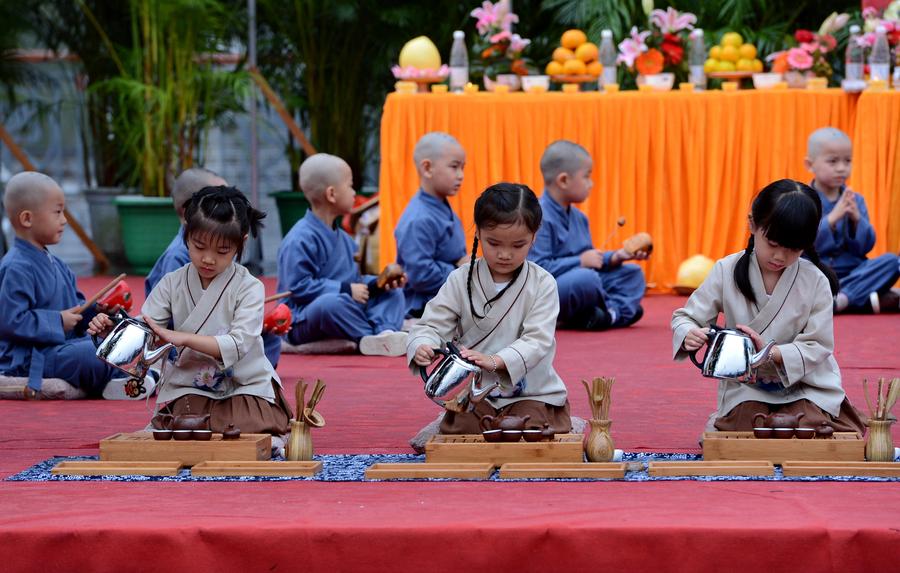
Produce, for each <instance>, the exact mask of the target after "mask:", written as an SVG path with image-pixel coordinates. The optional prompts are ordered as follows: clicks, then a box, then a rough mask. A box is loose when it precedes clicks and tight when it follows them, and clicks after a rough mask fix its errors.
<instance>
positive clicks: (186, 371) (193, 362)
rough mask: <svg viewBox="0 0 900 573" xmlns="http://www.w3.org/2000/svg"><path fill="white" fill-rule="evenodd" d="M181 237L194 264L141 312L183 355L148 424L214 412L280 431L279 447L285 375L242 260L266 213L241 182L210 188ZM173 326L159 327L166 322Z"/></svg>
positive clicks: (246, 427)
mask: <svg viewBox="0 0 900 573" xmlns="http://www.w3.org/2000/svg"><path fill="white" fill-rule="evenodd" d="M184 216H185V228H184V242H185V245H186V246H187V249H188V254H189V255H190V259H191V262H190V263H188V264H187V265H185V266H183V267H181V268H180V269H178V270H176V271H172V272H170V273H169V274H167V275H165V276H164V277H163V278H162V280H160V281H159V283H157V285H156V286H155V287H154V288H153V290H152V291H151V292H150V295H149V296H148V297H147V300H146V302H144V306H143V307H142V308H141V314H142V315H143V319H144V321H145V322H146V323H147V325H148V326H149V327H150V328H151V329H152V330H153V332H154V333H156V335H157V336H158V337H159V339H160V340H161V341H162V342H171V343H172V344H174V345H175V347H176V349H177V351H178V356H177V358H176V359H175V361H174V363H172V364H167V365H166V367H165V368H164V370H163V376H162V380H161V382H160V386H159V388H160V389H159V394H158V396H157V404H158V405H159V408H158V412H157V414H156V415H155V416H154V418H153V420H152V421H151V423H152V425H153V427H155V428H163V427H166V426H167V425H168V423H169V422H170V420H171V417H172V416H177V415H181V414H185V413H191V414H209V416H210V417H209V428H210V429H211V430H212V431H213V432H222V431H224V430H225V429H226V428H227V427H228V425H229V424H234V425H235V427H237V428H240V430H241V431H242V432H245V433H251V434H257V433H268V434H272V435H273V446H275V447H276V448H277V447H278V446H279V445H280V444H281V441H283V435H284V434H286V432H287V430H288V425H289V421H290V406H289V405H288V403H287V401H286V400H285V398H284V395H283V393H282V390H281V380H280V379H279V378H278V375H277V374H276V373H275V369H274V368H273V367H272V364H271V363H270V362H269V360H268V359H267V358H266V355H265V354H264V351H263V340H262V337H261V336H260V334H259V333H260V332H261V331H262V323H263V304H264V299H265V290H264V288H263V284H262V283H261V282H260V281H259V279H257V278H255V277H254V276H252V275H251V274H250V272H249V271H248V270H247V269H246V268H245V267H243V266H242V265H240V264H239V263H238V262H237V261H238V260H240V257H241V252H242V251H243V249H244V245H245V244H246V242H247V238H248V236H249V235H251V234H252V235H253V236H257V234H258V233H259V230H260V228H261V227H262V219H263V217H265V213H263V212H261V211H258V210H256V209H254V208H253V207H252V206H251V205H250V203H249V202H248V201H247V198H246V197H245V196H244V194H243V193H241V192H240V191H239V190H238V189H236V188H234V187H226V186H222V187H204V188H203V189H201V190H200V191H197V192H196V193H194V195H193V196H191V198H190V199H189V200H188V201H187V203H185V213H184ZM170 322H171V324H172V325H173V327H174V328H171V329H170V328H164V327H163V326H160V325H166V324H169V323H170ZM111 327H112V320H111V319H110V318H109V317H108V316H106V315H105V314H98V315H97V316H96V317H95V318H94V320H92V321H91V324H90V329H89V332H91V333H92V334H105V333H107V332H108V331H109V329H110V328H111Z"/></svg>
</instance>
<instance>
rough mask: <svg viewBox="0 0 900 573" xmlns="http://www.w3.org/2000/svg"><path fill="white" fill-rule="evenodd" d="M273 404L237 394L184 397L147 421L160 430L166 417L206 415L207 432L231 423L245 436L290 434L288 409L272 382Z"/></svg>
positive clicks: (263, 399)
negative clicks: (214, 396)
mask: <svg viewBox="0 0 900 573" xmlns="http://www.w3.org/2000/svg"><path fill="white" fill-rule="evenodd" d="M272 388H273V389H274V390H275V403H274V404H271V403H269V401H267V400H266V399H265V398H260V397H258V396H249V395H246V394H238V395H236V396H232V397H231V398H225V399H222V400H215V399H213V398H208V397H206V396H200V395H198V394H186V395H184V396H181V397H180V398H177V399H175V400H172V401H171V402H169V403H168V404H166V405H165V406H163V407H162V408H160V410H159V412H158V413H157V414H156V415H155V416H154V417H153V419H152V420H151V421H150V423H151V424H153V427H154V428H163V427H164V424H166V423H169V420H167V419H165V418H164V417H165V416H167V415H171V416H179V415H181V414H209V429H210V430H212V431H213V432H216V433H221V432H223V431H225V429H226V428H228V425H229V424H234V427H235V428H239V429H240V430H241V432H243V433H245V434H273V435H276V436H277V435H281V434H286V433H288V432H289V431H290V421H291V407H290V405H289V404H288V403H287V400H285V398H284V394H283V393H282V391H281V386H280V385H278V384H277V383H276V382H275V381H274V380H273V381H272Z"/></svg>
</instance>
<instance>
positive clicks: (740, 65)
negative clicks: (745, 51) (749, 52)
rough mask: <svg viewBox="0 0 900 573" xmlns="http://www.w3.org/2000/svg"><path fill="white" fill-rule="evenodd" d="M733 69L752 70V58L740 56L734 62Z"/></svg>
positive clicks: (740, 70)
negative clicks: (735, 62)
mask: <svg viewBox="0 0 900 573" xmlns="http://www.w3.org/2000/svg"><path fill="white" fill-rule="evenodd" d="M734 69H736V70H737V71H739V72H752V71H753V60H748V59H746V58H741V59H740V60H738V61H737V64H735V66H734Z"/></svg>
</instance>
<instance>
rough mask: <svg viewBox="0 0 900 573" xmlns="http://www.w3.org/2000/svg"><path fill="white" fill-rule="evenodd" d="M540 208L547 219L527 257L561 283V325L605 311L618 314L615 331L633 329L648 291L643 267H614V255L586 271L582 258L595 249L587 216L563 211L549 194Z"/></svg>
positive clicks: (615, 319)
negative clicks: (612, 263) (598, 308)
mask: <svg viewBox="0 0 900 573" xmlns="http://www.w3.org/2000/svg"><path fill="white" fill-rule="evenodd" d="M540 203H541V209H543V212H544V218H543V222H542V223H541V228H540V229H539V230H538V232H537V236H536V237H535V240H534V246H532V247H531V252H530V253H529V254H528V258H529V259H531V260H532V261H534V262H535V263H537V264H539V265H540V266H542V267H544V269H546V270H547V271H549V272H550V274H552V275H553V276H554V278H556V284H557V286H558V288H559V318H560V320H561V321H562V324H563V325H567V324H572V323H573V321H574V319H576V317H583V316H585V313H587V312H588V311H590V310H591V309H594V308H597V307H600V308H603V307H604V306H605V307H606V309H607V310H608V311H609V312H610V314H611V315H614V320H613V323H612V326H628V325H629V324H631V323H633V322H634V321H635V320H637V319H639V318H640V317H641V315H642V313H643V311H642V310H641V307H640V302H641V298H643V296H644V289H645V287H646V283H645V281H644V273H643V272H642V271H641V267H639V266H638V265H634V264H623V265H618V266H615V267H611V266H610V264H609V263H610V260H611V259H612V256H613V253H614V252H615V251H606V252H605V253H603V268H602V269H600V270H597V269H589V268H585V267H582V266H581V253H583V252H585V251H587V250H590V249H593V248H594V246H593V243H592V242H591V231H590V228H589V226H588V219H587V216H586V215H585V214H584V213H582V212H581V211H579V210H578V209H576V208H574V207H569V208H568V209H564V208H563V207H562V205H560V204H559V203H557V202H556V201H555V200H554V199H553V197H551V196H550V193H548V192H546V191H544V194H543V195H542V196H541V199H540Z"/></svg>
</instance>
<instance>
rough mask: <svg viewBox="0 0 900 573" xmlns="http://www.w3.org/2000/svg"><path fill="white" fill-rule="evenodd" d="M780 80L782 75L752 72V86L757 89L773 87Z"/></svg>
mask: <svg viewBox="0 0 900 573" xmlns="http://www.w3.org/2000/svg"><path fill="white" fill-rule="evenodd" d="M780 81H782V75H781V74H776V73H768V74H753V87H754V88H756V89H758V90H765V89H769V88H773V87H775V86H776V85H777V84H778V82H780Z"/></svg>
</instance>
